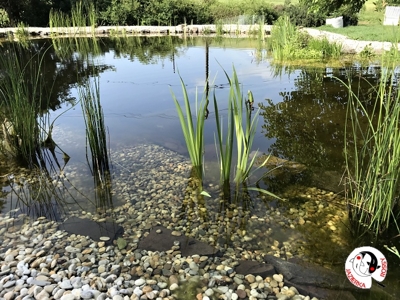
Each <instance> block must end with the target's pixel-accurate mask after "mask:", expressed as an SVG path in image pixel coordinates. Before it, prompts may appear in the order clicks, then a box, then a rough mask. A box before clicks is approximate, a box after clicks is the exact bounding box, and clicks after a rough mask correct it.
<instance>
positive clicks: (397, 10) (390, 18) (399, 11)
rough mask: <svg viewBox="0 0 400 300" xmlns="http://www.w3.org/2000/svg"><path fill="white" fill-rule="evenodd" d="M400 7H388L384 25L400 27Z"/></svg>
mask: <svg viewBox="0 0 400 300" xmlns="http://www.w3.org/2000/svg"><path fill="white" fill-rule="evenodd" d="M399 18H400V7H399V6H386V10H385V19H384V20H383V25H395V26H397V25H399Z"/></svg>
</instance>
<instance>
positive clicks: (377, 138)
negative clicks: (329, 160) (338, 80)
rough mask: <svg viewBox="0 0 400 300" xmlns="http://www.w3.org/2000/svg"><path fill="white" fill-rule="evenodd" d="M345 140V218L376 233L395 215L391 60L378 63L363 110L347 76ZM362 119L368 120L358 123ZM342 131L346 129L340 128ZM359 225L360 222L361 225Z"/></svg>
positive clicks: (397, 186)
mask: <svg viewBox="0 0 400 300" xmlns="http://www.w3.org/2000/svg"><path fill="white" fill-rule="evenodd" d="M342 84H345V85H346V87H347V88H348V90H349V99H348V104H347V116H346V120H347V124H346V128H349V129H348V130H350V134H351V135H352V141H351V142H345V158H346V175H347V176H346V177H347V180H346V183H347V184H346V185H345V186H346V192H347V197H348V203H349V215H350V218H351V219H352V220H353V221H354V222H356V223H358V224H360V225H361V226H362V227H363V228H366V229H368V230H371V231H372V232H374V233H375V234H376V235H378V234H379V233H382V232H384V231H386V230H387V229H389V228H390V227H391V226H394V227H396V228H397V230H399V227H398V223H397V221H398V220H399V216H400V205H399V204H400V201H399V196H400V195H399V192H400V168H399V162H400V131H399V124H400V91H399V87H398V84H397V74H396V64H395V63H391V64H383V67H382V70H381V77H380V80H379V85H378V86H371V88H370V94H371V98H372V103H373V108H372V110H371V109H369V110H367V109H366V107H365V104H364V103H363V102H362V101H361V100H360V98H359V95H360V92H361V91H359V90H356V91H354V90H353V88H352V86H351V82H349V83H344V82H342ZM365 121H366V123H367V126H366V128H365V126H363V125H362V124H364V122H365ZM345 136H347V134H345ZM362 227H360V228H362Z"/></svg>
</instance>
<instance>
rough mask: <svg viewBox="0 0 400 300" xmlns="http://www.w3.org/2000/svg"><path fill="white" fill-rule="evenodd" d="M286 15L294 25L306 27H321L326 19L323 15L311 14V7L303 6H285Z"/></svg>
mask: <svg viewBox="0 0 400 300" xmlns="http://www.w3.org/2000/svg"><path fill="white" fill-rule="evenodd" d="M284 14H285V15H287V16H288V17H289V19H290V22H291V23H292V24H294V25H296V26H304V27H319V26H321V25H324V24H325V19H326V16H325V15H323V14H319V13H312V12H309V7H308V6H307V5H302V4H297V5H292V4H290V5H288V6H285V8H284Z"/></svg>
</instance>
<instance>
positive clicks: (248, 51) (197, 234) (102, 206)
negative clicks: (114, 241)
mask: <svg viewBox="0 0 400 300" xmlns="http://www.w3.org/2000/svg"><path fill="white" fill-rule="evenodd" d="M85 41H87V42H89V41H90V40H86V39H85ZM62 42H65V43H64V44H62ZM51 43H52V42H51V41H50V40H43V41H41V40H38V41H32V47H33V48H39V49H40V48H46V47H47V46H48V45H50V44H51ZM68 43H70V44H71V45H75V47H74V48H67V47H66V46H65V45H67V44H68ZM73 43H74V42H73V41H72V40H69V41H62V40H60V41H59V44H55V43H54V42H53V46H57V45H58V46H59V47H58V48H57V47H50V48H49V49H48V51H47V52H46V54H45V60H46V64H47V66H50V67H48V70H49V71H48V74H47V75H46V76H48V77H49V80H50V79H51V78H53V76H55V74H56V73H57V74H58V75H57V76H56V78H57V79H56V83H55V87H54V91H53V93H52V96H53V98H52V100H53V101H54V102H53V103H52V105H51V107H49V108H48V111H49V113H50V118H51V120H55V123H54V127H53V131H52V138H53V140H54V141H55V142H56V143H57V145H58V146H59V149H62V151H61V150H59V149H58V150H57V151H56V155H55V156H54V157H51V158H50V161H51V162H52V164H49V165H48V170H47V171H48V173H46V176H41V175H38V174H37V173H35V172H31V171H30V170H27V169H19V168H16V167H15V166H13V165H11V164H2V165H0V167H1V168H2V169H1V172H2V173H1V174H0V175H1V176H2V177H1V178H2V181H1V183H2V189H3V193H2V195H1V196H2V197H1V198H0V200H1V201H2V202H4V204H3V208H2V214H3V215H2V216H3V218H5V216H7V215H10V216H11V218H15V219H16V220H17V219H18V218H19V216H20V214H21V212H22V213H24V214H28V215H30V216H31V217H32V220H31V222H35V220H36V219H37V218H38V217H39V218H40V217H46V218H49V219H51V220H55V221H57V222H61V221H62V220H64V219H66V218H68V217H71V216H77V217H82V218H89V219H93V220H95V221H104V220H107V221H113V222H115V223H116V224H119V225H121V226H123V227H124V230H125V233H124V235H123V237H124V239H125V240H126V242H127V243H128V245H129V246H128V247H129V249H133V250H134V249H135V247H137V244H138V240H139V239H140V238H143V236H144V235H145V234H146V232H148V231H149V230H150V229H151V228H153V227H154V226H156V225H162V226H164V227H166V228H169V229H171V230H174V231H177V232H179V233H180V234H185V235H188V236H190V237H194V238H196V239H198V240H201V241H204V242H206V243H208V244H210V245H213V246H215V247H217V248H221V249H223V251H224V253H225V256H228V257H231V258H232V259H237V260H239V259H252V260H259V261H261V260H262V257H263V255H265V254H272V255H275V256H278V257H281V258H283V259H290V258H292V257H298V258H301V259H303V260H308V261H311V262H315V263H318V264H320V265H322V266H324V267H328V268H332V269H336V270H342V269H343V267H344V262H345V260H346V258H347V255H348V254H349V253H350V252H351V251H352V249H353V248H354V247H357V246H360V245H364V244H363V243H365V241H362V240H360V239H356V238H354V236H352V234H351V230H349V224H348V219H347V214H346V206H345V201H344V198H343V193H342V192H343V186H341V185H340V179H341V175H342V172H343V163H344V162H343V156H342V151H343V150H342V149H343V142H344V140H345V139H346V137H345V132H344V124H345V113H346V101H347V93H346V88H345V87H343V86H341V85H340V84H339V83H338V81H337V80H335V79H334V78H333V76H336V77H339V78H341V79H344V78H346V76H347V75H348V74H351V75H354V78H356V77H357V74H362V75H363V76H364V77H365V78H368V79H369V80H371V81H372V80H374V78H376V75H377V74H379V72H380V70H379V68H378V67H374V66H371V67H368V68H363V67H360V66H359V65H357V64H354V65H344V66H343V68H330V67H328V66H327V67H326V68H323V69H321V68H307V67H304V68H300V67H292V68H289V67H287V68H285V67H278V66H276V65H274V64H272V63H271V61H270V60H269V59H267V57H266V52H265V50H263V49H262V48H261V49H260V48H259V41H254V40H252V39H249V38H246V39H210V38H206V37H203V38H187V39H181V38H179V37H145V38H139V37H129V38H124V39H122V38H120V39H118V38H101V39H98V40H97V41H96V42H93V41H92V42H90V43H93V44H90V47H89V48H88V49H86V50H84V49H83V46H82V44H83V42H82V41H75V43H76V44H73ZM63 47H64V48H63ZM61 49H63V50H65V51H61ZM88 57H89V58H90V59H89V60H87V58H88ZM232 65H234V66H235V69H236V71H237V74H238V77H239V80H240V82H241V85H242V89H243V91H244V92H246V91H247V90H251V91H252V92H253V94H254V99H255V102H256V108H257V107H259V108H260V117H259V123H258V128H257V133H256V138H255V141H254V144H253V148H254V150H257V149H258V150H259V153H258V155H261V156H262V155H267V154H270V153H271V154H272V156H273V158H272V159H271V161H270V165H268V166H267V168H264V169H261V170H259V171H258V172H256V173H254V174H253V176H252V177H251V178H250V182H252V184H254V183H255V182H256V181H257V180H258V179H259V178H260V177H261V176H264V175H265V178H264V179H263V180H262V181H260V185H261V187H264V188H266V189H268V190H270V191H272V192H274V193H276V194H277V195H278V196H279V197H281V198H282V200H276V199H272V198H271V197H268V196H265V195H263V194H260V193H257V192H254V191H247V190H246V189H236V188H235V187H232V195H235V193H237V194H236V195H238V196H237V197H234V196H232V197H231V199H229V201H225V200H223V199H222V197H221V188H220V183H219V164H218V160H217V155H216V151H215V140H214V138H215V112H214V106H213V105H212V103H211V102H210V105H209V112H210V113H209V116H208V118H207V120H206V121H205V130H204V132H205V140H204V141H205V154H204V156H205V165H204V169H205V175H204V184H203V189H204V190H205V191H206V192H208V193H209V194H210V195H211V197H210V198H208V197H206V196H203V195H199V193H198V191H197V188H196V187H197V186H196V184H197V183H196V181H195V180H194V179H193V178H192V177H191V176H190V175H191V163H190V160H189V157H188V154H187V150H186V145H185V141H184V139H183V135H182V130H181V127H180V124H179V120H178V116H177V113H176V108H175V106H174V103H173V100H172V97H171V91H172V92H173V93H175V94H176V95H177V96H178V98H179V99H180V100H181V99H182V96H181V87H180V80H179V76H181V77H182V78H183V80H184V83H185V85H186V88H187V89H188V92H189V96H190V99H191V104H192V105H193V107H194V105H195V93H196V89H198V93H199V94H200V95H201V94H202V91H203V89H204V87H205V82H206V79H207V78H209V85H210V95H211V97H212V95H213V94H214V93H215V95H216V98H217V99H218V103H219V104H218V105H219V109H220V115H222V118H223V120H227V100H226V99H227V95H228V93H229V83H228V80H227V78H226V77H225V74H224V70H226V71H227V73H228V74H230V73H231V71H232ZM77 70H78V72H79V73H80V74H82V76H83V78H85V80H89V81H90V80H93V79H94V78H97V79H98V82H99V87H100V99H101V107H102V110H103V114H104V124H105V126H106V130H105V136H106V142H107V149H108V150H107V152H106V153H107V156H108V159H109V162H110V164H109V168H108V169H107V170H105V172H104V173H102V174H100V175H99V176H97V175H96V174H95V172H93V170H94V168H93V161H92V159H91V156H90V149H89V146H88V143H87V140H86V138H87V137H86V134H87V129H86V127H85V121H84V118H83V111H82V107H81V103H79V102H77V100H79V98H80V95H79V92H78V89H77V86H78V82H77V79H76V78H77V77H76V71H77ZM85 76H86V77H85ZM192 112H193V111H192ZM88 151H89V152H88ZM64 153H65V154H68V159H66V157H65V155H64ZM88 153H89V154H88ZM277 166H279V168H277V169H275V170H274V171H273V172H271V169H273V168H274V167H277ZM3 168H4V171H3ZM96 176H97V177H96ZM35 199H36V200H39V201H36V202H34V201H33V200H35ZM9 212H10V214H9ZM10 220H11V219H10ZM24 222H26V220H25V221H24ZM4 224H10V225H7V226H6V227H7V228H9V227H8V226H11V225H12V224H13V220H11V221H8V220H7V221H5V223H4ZM3 233H4V232H3ZM394 241H395V242H394V243H393V245H396V240H394ZM397 245H398V248H400V247H399V243H397ZM377 247H379V249H380V250H381V251H382V252H384V253H385V255H387V258H388V262H389V270H393V272H392V271H390V272H389V273H388V279H387V282H388V283H387V290H388V291H390V293H392V294H396V295H398V293H399V292H400V291H399V289H398V286H399V285H398V283H399V282H398V277H396V273H397V272H399V271H400V270H399V269H398V266H399V260H398V259H397V258H396V257H395V256H394V255H392V254H390V253H388V252H387V251H385V249H384V248H383V247H382V244H381V243H380V244H377ZM396 266H397V269H396ZM391 272H392V273H391ZM390 273H391V274H390ZM385 282H386V281H385ZM359 297H364V298H359V299H366V298H365V295H364V294H363V295H361V296H359ZM370 299H374V298H373V295H371V297H370Z"/></svg>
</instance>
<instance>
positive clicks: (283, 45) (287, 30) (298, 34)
mask: <svg viewBox="0 0 400 300" xmlns="http://www.w3.org/2000/svg"><path fill="white" fill-rule="evenodd" d="M268 46H269V48H270V49H271V50H272V55H273V57H274V59H275V60H278V61H284V60H294V59H328V58H338V57H339V56H340V55H341V52H342V44H340V43H336V42H334V43H330V42H329V41H328V40H327V39H326V38H322V39H318V38H313V37H311V36H310V35H309V34H308V33H306V32H303V31H300V30H298V29H297V27H296V26H294V25H293V24H292V23H291V22H290V19H289V17H288V16H285V17H280V18H279V19H278V20H277V21H276V22H275V24H274V27H273V29H272V31H271V37H270V38H269V39H268Z"/></svg>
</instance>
